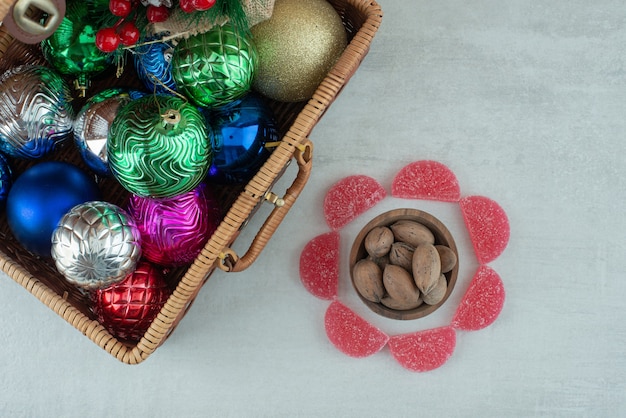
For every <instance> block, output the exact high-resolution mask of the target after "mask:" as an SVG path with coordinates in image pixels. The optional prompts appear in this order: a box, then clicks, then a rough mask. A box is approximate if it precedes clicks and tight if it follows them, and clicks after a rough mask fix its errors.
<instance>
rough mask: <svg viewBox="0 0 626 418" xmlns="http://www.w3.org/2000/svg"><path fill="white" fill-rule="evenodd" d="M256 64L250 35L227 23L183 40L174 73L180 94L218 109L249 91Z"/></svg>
mask: <svg viewBox="0 0 626 418" xmlns="http://www.w3.org/2000/svg"><path fill="white" fill-rule="evenodd" d="M257 63H258V54H257V50H256V46H255V45H254V43H253V42H252V38H251V36H250V35H249V33H248V32H247V31H244V30H237V28H236V27H235V26H234V25H232V24H229V23H227V24H225V25H224V26H216V27H214V28H212V29H210V30H209V31H207V32H204V33H201V34H198V35H194V36H191V37H189V38H188V39H184V40H182V41H180V42H179V43H178V45H177V46H176V48H175V49H174V55H173V57H172V73H173V76H174V80H175V82H176V88H177V90H178V91H179V92H181V93H183V94H185V95H186V96H187V97H189V98H190V99H191V100H192V101H193V102H194V103H196V104H197V105H198V106H203V107H216V106H221V105H224V104H227V103H230V102H232V101H233V100H236V99H239V98H241V97H242V96H243V95H245V94H246V93H247V92H248V91H249V90H250V88H251V87H252V81H253V79H254V75H255V72H256V68H257Z"/></svg>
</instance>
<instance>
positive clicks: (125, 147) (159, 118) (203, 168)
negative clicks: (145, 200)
mask: <svg viewBox="0 0 626 418" xmlns="http://www.w3.org/2000/svg"><path fill="white" fill-rule="evenodd" d="M212 157H213V151H212V148H211V146H210V142H209V131H208V127H207V126H206V124H205V122H204V119H203V116H202V114H201V113H200V112H199V111H198V110H197V109H196V108H195V107H194V106H192V105H191V104H189V103H188V102H186V101H184V100H183V99H180V98H178V97H176V96H145V97H143V98H141V99H138V100H134V101H132V102H130V103H128V104H127V105H125V106H124V107H123V108H121V109H120V110H119V111H118V114H117V115H116V117H115V119H114V120H113V123H112V124H111V128H110V130H109V137H108V139H107V158H108V161H109V167H110V169H111V172H112V174H113V176H114V177H115V178H116V179H117V180H118V181H119V183H120V184H121V185H122V186H123V187H124V188H125V189H126V190H128V191H129V192H131V193H133V194H135V195H138V196H141V197H151V198H164V197H172V196H176V195H179V194H182V193H186V192H188V191H190V190H192V189H194V188H195V187H196V186H197V185H199V184H200V183H201V182H202V180H204V178H205V176H206V174H207V170H208V168H209V166H210V165H211V161H212Z"/></svg>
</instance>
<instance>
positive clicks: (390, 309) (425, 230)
mask: <svg viewBox="0 0 626 418" xmlns="http://www.w3.org/2000/svg"><path fill="white" fill-rule="evenodd" d="M458 271H459V263H458V251H457V248H456V244H455V242H454V238H453V237H452V234H450V231H448V229H447V228H446V226H445V225H444V224H443V223H442V222H441V221H439V220H438V219H437V218H435V217H434V216H432V215H430V214H429V213H426V212H423V211H420V210H417V209H395V210H392V211H389V212H385V213H383V214H381V215H379V216H377V217H375V218H374V219H372V220H371V221H370V222H369V223H368V224H367V225H365V227H363V229H362V230H361V231H360V232H359V234H358V235H357V237H356V239H355V240H354V244H353V245H352V250H351V251H350V277H351V279H352V285H353V286H354V289H355V290H356V292H357V294H358V295H359V297H360V298H361V300H362V301H363V302H364V303H365V304H366V305H367V306H368V307H369V308H370V309H371V310H372V311H374V312H376V313H377V314H379V315H382V316H385V317H387V318H391V319H400V320H408V319H417V318H422V317H424V316H426V315H429V314H431V313H432V312H434V311H436V310H437V309H438V308H439V307H440V306H441V305H443V304H444V302H445V301H446V300H447V299H448V296H450V294H451V293H452V290H453V289H454V285H455V284H456V279H457V275H458Z"/></svg>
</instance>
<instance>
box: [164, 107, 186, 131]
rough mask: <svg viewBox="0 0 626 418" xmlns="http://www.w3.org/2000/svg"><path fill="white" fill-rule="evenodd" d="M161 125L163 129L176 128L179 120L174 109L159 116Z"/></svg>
mask: <svg viewBox="0 0 626 418" xmlns="http://www.w3.org/2000/svg"><path fill="white" fill-rule="evenodd" d="M161 118H162V119H163V121H162V124H163V128H165V129H173V128H176V127H177V126H178V124H179V123H180V120H181V115H180V112H179V111H178V110H176V109H168V110H166V111H165V113H163V114H162V115H161Z"/></svg>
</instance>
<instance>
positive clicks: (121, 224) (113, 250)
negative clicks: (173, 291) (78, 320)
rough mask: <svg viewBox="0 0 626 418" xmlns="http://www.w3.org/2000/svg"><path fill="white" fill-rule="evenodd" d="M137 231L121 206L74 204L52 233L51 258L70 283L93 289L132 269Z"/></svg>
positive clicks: (136, 254)
mask: <svg viewBox="0 0 626 418" xmlns="http://www.w3.org/2000/svg"><path fill="white" fill-rule="evenodd" d="M140 239H141V235H140V233H139V230H138V229H137V226H136V224H135V221H134V220H133V219H132V218H131V217H130V215H128V213H127V212H126V211H124V210H123V209H121V208H119V207H117V206H115V205H113V204H111V203H108V202H102V201H93V202H87V203H82V204H80V205H77V206H74V207H73V208H72V209H71V210H70V211H69V212H68V213H67V214H65V215H64V216H63V217H62V218H61V220H60V221H59V224H58V226H57V228H56V229H55V230H54V233H53V234H52V258H53V259H54V261H55V264H56V267H57V270H59V272H60V273H61V274H63V276H65V278H66V279H67V281H69V282H70V283H73V284H75V285H77V286H79V287H81V288H84V289H97V288H103V287H107V286H110V285H112V284H114V283H117V282H119V281H121V280H123V279H124V278H126V276H127V275H128V274H130V273H132V272H133V271H134V270H135V268H136V266H137V262H138V261H139V258H140V257H141V243H140Z"/></svg>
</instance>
